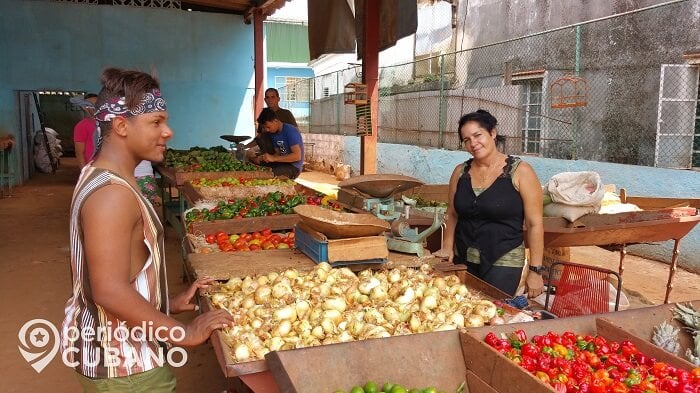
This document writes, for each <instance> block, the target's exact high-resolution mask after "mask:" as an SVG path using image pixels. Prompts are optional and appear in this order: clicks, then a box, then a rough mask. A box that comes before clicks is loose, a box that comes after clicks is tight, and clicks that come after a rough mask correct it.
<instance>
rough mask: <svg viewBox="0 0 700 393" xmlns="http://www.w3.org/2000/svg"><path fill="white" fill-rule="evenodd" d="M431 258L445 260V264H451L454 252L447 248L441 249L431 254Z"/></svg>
mask: <svg viewBox="0 0 700 393" xmlns="http://www.w3.org/2000/svg"><path fill="white" fill-rule="evenodd" d="M433 256H434V257H436V258H440V259H447V262H450V263H452V258H454V251H452V249H449V248H441V249H439V250H437V251H435V252H434V253H433Z"/></svg>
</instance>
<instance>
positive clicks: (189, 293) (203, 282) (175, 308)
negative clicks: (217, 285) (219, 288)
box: [170, 277, 216, 314]
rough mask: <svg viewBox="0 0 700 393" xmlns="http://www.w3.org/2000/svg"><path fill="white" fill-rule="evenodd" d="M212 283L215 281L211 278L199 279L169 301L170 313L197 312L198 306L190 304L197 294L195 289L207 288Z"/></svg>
mask: <svg viewBox="0 0 700 393" xmlns="http://www.w3.org/2000/svg"><path fill="white" fill-rule="evenodd" d="M214 281H216V280H214V279H213V278H211V277H202V278H200V279H197V280H196V281H195V282H193V283H192V285H190V287H189V288H187V290H186V291H185V292H182V293H181V294H179V295H177V296H175V297H174V298H172V299H170V313H171V314H178V313H181V312H183V311H197V310H199V306H197V305H196V304H192V303H190V302H191V301H192V298H193V297H194V294H195V293H196V292H197V289H205V288H208V287H209V285H210V284H211V283H213V282H214Z"/></svg>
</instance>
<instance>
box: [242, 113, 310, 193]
mask: <svg viewBox="0 0 700 393" xmlns="http://www.w3.org/2000/svg"><path fill="white" fill-rule="evenodd" d="M258 124H262V127H263V130H264V132H265V133H267V134H268V135H270V139H271V141H272V145H273V146H274V153H272V154H271V153H263V154H262V155H261V156H255V157H253V158H252V161H253V162H255V163H256V164H259V165H263V166H268V167H270V168H272V173H274V174H275V176H286V177H288V178H290V179H296V178H297V176H299V173H301V170H302V167H303V165H304V143H303V141H302V140H301V134H300V133H299V130H297V129H296V127H294V126H292V125H291V124H287V123H283V122H281V121H280V119H279V118H278V117H277V113H275V111H273V110H272V109H270V108H265V109H263V111H262V112H260V116H258Z"/></svg>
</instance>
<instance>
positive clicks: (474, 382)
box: [466, 370, 498, 393]
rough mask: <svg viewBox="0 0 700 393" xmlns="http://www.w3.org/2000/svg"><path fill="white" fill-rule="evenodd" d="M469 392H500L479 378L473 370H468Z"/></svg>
mask: <svg viewBox="0 0 700 393" xmlns="http://www.w3.org/2000/svg"><path fill="white" fill-rule="evenodd" d="M466 391H467V392H469V393H498V392H497V391H496V390H494V389H493V388H492V387H491V386H489V385H488V384H487V383H486V382H484V380H483V379H481V378H479V377H477V376H476V374H474V373H473V372H471V371H469V370H467V390H466Z"/></svg>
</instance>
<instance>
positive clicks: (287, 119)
mask: <svg viewBox="0 0 700 393" xmlns="http://www.w3.org/2000/svg"><path fill="white" fill-rule="evenodd" d="M265 105H267V107H268V108H270V109H272V110H273V111H274V112H275V113H276V114H277V118H278V119H279V120H280V121H281V122H282V123H287V124H291V125H293V126H294V127H295V128H296V129H297V130H298V129H299V126H298V125H297V121H296V119H295V118H294V114H293V113H292V112H291V111H289V110H287V109H283V108H280V93H279V91H277V89H274V88H272V87H271V88H269V89H267V90H265ZM255 146H258V147H259V148H260V151H261V152H262V153H269V154H274V153H275V147H274V146H273V145H272V141H271V140H270V135H269V134H266V133H265V132H263V127H262V124H260V122H258V129H257V131H256V134H255V139H253V141H252V142H250V143H249V144H247V145H246V146H245V148H252V147H255ZM254 154H255V152H254V151H253V150H250V153H248V155H247V157H248V159H249V160H250V158H251V157H253V155H254Z"/></svg>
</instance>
